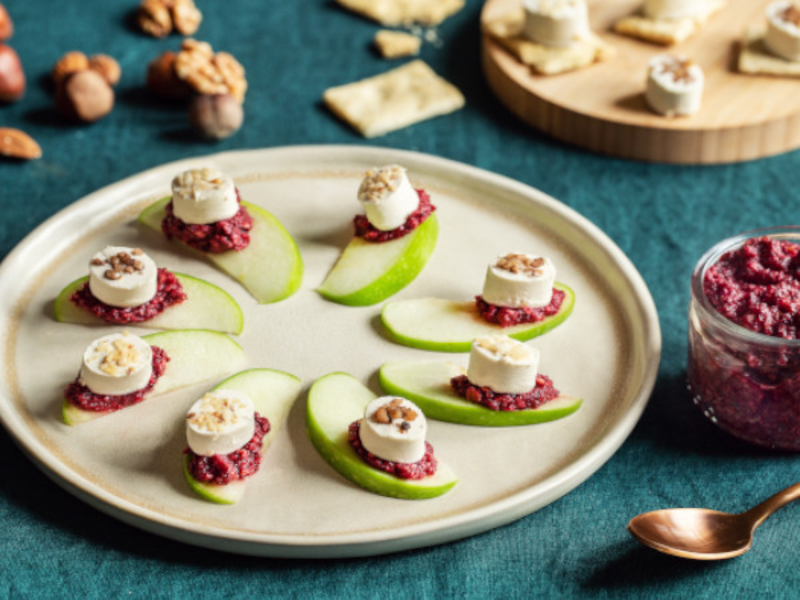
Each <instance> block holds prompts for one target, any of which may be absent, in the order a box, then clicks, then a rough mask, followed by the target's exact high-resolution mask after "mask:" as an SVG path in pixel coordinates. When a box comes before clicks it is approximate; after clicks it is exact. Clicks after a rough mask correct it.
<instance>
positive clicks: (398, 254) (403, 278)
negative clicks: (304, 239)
mask: <svg viewBox="0 0 800 600" xmlns="http://www.w3.org/2000/svg"><path fill="white" fill-rule="evenodd" d="M358 199H359V201H360V202H361V204H362V205H363V206H364V210H365V212H366V214H365V215H357V216H356V217H355V220H354V225H355V236H354V237H353V239H352V240H351V241H350V243H349V244H348V245H347V247H346V248H345V249H344V252H343V253H342V255H341V256H340V257H339V260H338V261H337V263H336V265H334V267H333V269H332V270H331V271H330V273H328V276H327V277H326V278H325V281H323V282H322V285H321V286H320V288H319V293H320V294H322V295H323V296H324V297H325V298H328V299H329V300H333V301H334V302H338V303H340V304H347V305H351V306H367V305H371V304H377V303H378V302H381V301H383V300H385V299H386V298H388V297H389V296H392V295H393V294H395V293H397V292H399V291H400V290H401V289H403V288H404V287H406V286H407V285H408V284H409V283H411V282H412V281H413V280H414V278H415V277H416V276H417V275H419V273H420V272H421V271H422V269H423V268H424V267H425V265H426V264H427V262H428V259H429V258H430V256H431V254H432V253H433V249H434V247H435V246H436V239H437V238H438V235H439V225H438V223H437V221H436V215H435V214H433V211H435V210H436V207H435V206H433V205H432V204H431V201H430V197H429V196H428V194H427V193H426V192H425V191H424V190H417V189H414V187H412V185H411V183H410V182H409V180H408V176H407V175H406V170H405V169H404V168H402V167H399V166H397V165H392V166H387V167H382V168H379V169H373V170H371V171H369V172H367V174H366V176H365V177H364V180H363V181H362V183H361V187H360V188H359V190H358Z"/></svg>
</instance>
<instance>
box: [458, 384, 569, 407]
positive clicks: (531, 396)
mask: <svg viewBox="0 0 800 600" xmlns="http://www.w3.org/2000/svg"><path fill="white" fill-rule="evenodd" d="M450 385H451V386H452V388H453V391H454V392H455V393H456V394H458V395H459V396H461V397H462V398H464V399H466V400H469V401H470V402H475V403H477V404H481V405H483V406H485V407H486V408H488V409H491V410H499V411H506V412H510V411H515V410H525V409H528V408H539V407H540V406H541V405H542V404H544V403H545V402H550V400H553V399H554V398H557V397H558V395H559V393H560V392H559V391H558V390H557V389H556V388H554V387H553V382H552V380H551V379H550V378H549V377H548V376H547V375H537V376H536V387H535V388H533V389H532V390H531V391H530V392H525V393H524V394H505V393H502V392H495V391H494V390H493V389H491V388H488V387H481V386H477V385H475V384H473V383H470V380H469V379H467V376H466V375H459V376H458V377H453V378H452V379H451V380H450Z"/></svg>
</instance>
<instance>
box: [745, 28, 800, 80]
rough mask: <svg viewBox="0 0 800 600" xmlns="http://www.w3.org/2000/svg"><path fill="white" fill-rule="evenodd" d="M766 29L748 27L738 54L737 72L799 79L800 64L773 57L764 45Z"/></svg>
mask: <svg viewBox="0 0 800 600" xmlns="http://www.w3.org/2000/svg"><path fill="white" fill-rule="evenodd" d="M765 33H766V28H765V27H764V26H763V25H750V26H749V27H748V28H747V29H746V30H745V32H744V39H743V40H742V48H741V51H740V52H739V72H740V73H750V74H755V75H780V76H784V77H800V62H797V61H791V60H786V59H785V58H781V57H779V56H775V55H774V54H772V53H771V52H770V51H769V50H767V47H766V46H765V45H764V34H765Z"/></svg>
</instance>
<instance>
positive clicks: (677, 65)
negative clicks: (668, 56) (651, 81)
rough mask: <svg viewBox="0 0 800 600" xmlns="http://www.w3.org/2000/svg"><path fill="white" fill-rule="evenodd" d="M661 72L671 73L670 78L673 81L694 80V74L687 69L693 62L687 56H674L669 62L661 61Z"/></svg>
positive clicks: (684, 81)
mask: <svg viewBox="0 0 800 600" xmlns="http://www.w3.org/2000/svg"><path fill="white" fill-rule="evenodd" d="M660 66H661V72H662V73H664V74H666V75H672V80H673V81H674V82H675V83H691V82H692V81H694V75H692V74H691V72H690V71H689V70H690V69H691V68H692V67H693V66H694V63H693V62H692V61H691V60H689V59H687V58H674V57H672V60H670V61H669V62H662V63H661V65H660Z"/></svg>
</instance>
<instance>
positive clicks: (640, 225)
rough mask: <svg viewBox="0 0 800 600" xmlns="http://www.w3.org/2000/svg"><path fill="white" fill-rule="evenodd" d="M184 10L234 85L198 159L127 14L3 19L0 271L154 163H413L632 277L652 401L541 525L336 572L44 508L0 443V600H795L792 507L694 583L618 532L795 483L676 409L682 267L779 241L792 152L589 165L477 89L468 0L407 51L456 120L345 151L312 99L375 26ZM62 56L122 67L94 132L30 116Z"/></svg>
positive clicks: (70, 11) (241, 9)
mask: <svg viewBox="0 0 800 600" xmlns="http://www.w3.org/2000/svg"><path fill="white" fill-rule="evenodd" d="M197 3H198V6H199V7H200V8H201V9H202V10H203V12H204V15H205V19H204V21H203V24H202V26H201V29H200V31H199V33H198V35H197V37H198V38H199V39H203V40H207V41H209V42H211V43H212V44H213V45H214V47H215V48H216V49H218V50H227V51H230V52H231V53H233V54H234V55H235V56H236V57H237V58H239V60H240V61H241V62H242V63H243V64H244V65H245V67H246V68H247V74H248V79H249V82H250V89H249V91H248V94H247V101H246V104H245V110H246V122H245V126H244V128H243V129H242V130H241V131H239V132H238V133H237V134H236V135H235V136H233V137H232V138H230V139H228V140H226V141H223V142H220V143H205V142H199V141H197V140H195V139H194V138H193V137H192V136H191V135H190V134H189V133H188V131H187V126H186V122H185V115H184V112H183V110H182V109H176V108H174V107H171V106H169V105H167V104H164V103H162V102H159V101H157V100H154V99H152V98H151V96H150V95H149V94H148V93H147V92H146V91H145V90H144V89H143V82H144V78H145V72H146V67H147V64H148V62H149V61H150V60H151V59H152V58H153V57H154V56H156V55H157V54H159V53H160V52H162V51H163V50H166V49H175V48H177V46H178V45H179V43H180V40H179V38H177V37H170V38H167V39H164V40H155V39H152V38H148V37H145V36H143V35H141V34H139V33H137V32H136V30H135V28H133V27H132V25H131V21H130V12H131V10H132V8H133V7H134V6H135V5H136V4H137V2H136V1H135V0H130V1H128V2H122V1H109V0H81V1H75V0H73V1H65V2H57V3H55V2H48V1H47V0H10V1H8V0H6V2H5V5H6V6H7V8H8V9H9V11H10V13H11V15H12V17H13V19H14V22H15V24H16V27H17V31H16V35H15V36H14V38H13V39H12V40H11V44H12V45H13V46H14V47H15V48H16V50H17V51H18V53H19V55H20V57H21V59H22V61H23V63H24V65H25V70H26V73H27V76H28V92H27V94H26V96H25V98H24V100H23V101H22V102H19V103H17V104H15V105H11V106H6V107H0V126H12V127H19V128H22V129H25V130H27V131H28V132H29V133H31V134H32V135H33V136H34V137H35V138H37V139H38V140H39V141H40V142H41V145H42V147H43V149H44V157H43V158H42V159H41V160H38V161H33V162H30V163H24V164H21V163H10V162H1V163H0V205H1V206H2V209H3V218H2V220H0V257H1V256H5V255H6V254H7V253H8V252H9V251H10V250H11V249H12V248H13V247H14V246H15V245H16V244H17V243H18V242H19V241H20V240H22V239H23V238H24V237H25V235H26V234H28V233H29V232H30V231H31V230H33V229H34V228H35V227H36V226H37V225H38V224H39V223H41V222H42V221H43V220H45V219H46V218H48V217H50V216H51V215H53V214H54V213H56V212H57V211H58V210H60V209H61V208H63V207H65V206H67V205H69V204H70V203H72V202H74V201H75V200H78V199H79V198H81V197H83V196H84V195H86V194H88V193H90V192H92V191H94V190H96V189H98V188H101V187H103V186H105V185H107V184H110V183H113V182H115V181H117V180H119V179H121V178H124V177H128V176H130V175H134V174H136V173H137V172H139V171H142V170H144V169H147V168H149V167H152V166H155V165H159V164H161V163H164V162H169V161H173V160H177V159H181V158H186V157H191V156H200V155H203V154H208V153H212V152H218V151H224V150H230V149H240V148H260V147H275V146H283V145H289V144H321V143H337V144H369V145H376V146H388V147H393V148H401V149H409V150H418V151H421V152H426V153H430V154H434V155H437V156H443V157H447V158H451V159H454V160H458V161H462V162H464V163H467V164H470V165H474V166H477V167H481V168H484V169H488V170H490V171H494V172H496V173H500V174H503V175H507V176H509V177H512V178H514V179H517V180H519V181H522V182H524V183H527V184H529V185H532V186H534V187H536V188H539V189H541V190H543V191H544V192H546V193H548V194H551V195H553V196H554V197H556V198H558V199H559V200H561V201H562V202H564V203H565V204H567V205H569V206H571V207H572V208H574V209H576V210H577V211H578V212H580V213H581V214H583V215H584V216H586V217H587V218H588V219H590V220H591V221H592V222H594V223H595V224H596V225H598V226H599V227H600V228H601V229H603V230H604V231H605V232H607V233H608V235H609V236H610V237H611V238H612V239H613V240H614V241H615V242H616V243H617V244H618V245H619V246H620V247H621V248H622V250H623V251H624V252H625V253H626V254H627V255H628V256H629V257H630V258H631V260H632V261H633V262H634V264H635V265H636V266H637V268H638V269H639V270H640V271H641V273H642V275H643V276H644V278H645V280H646V282H647V284H648V285H649V287H650V290H651V292H652V294H653V296H654V298H655V302H656V304H657V306H658V311H659V315H660V320H661V327H662V329H663V335H664V345H663V360H662V364H661V368H660V373H659V378H658V382H657V385H656V389H655V392H654V394H653V397H652V399H651V401H650V404H649V406H648V408H647V410H646V412H645V414H644V416H643V418H642V420H641V422H640V423H639V425H638V426H637V427H636V429H635V431H634V432H633V434H632V435H631V437H630V438H629V439H628V441H627V442H626V443H625V445H624V446H623V447H622V448H621V449H620V450H619V452H618V453H617V454H616V455H615V456H614V457H613V458H612V459H611V460H610V461H609V462H608V463H607V464H606V465H605V466H603V467H602V468H601V469H600V470H599V471H598V472H597V473H596V474H595V475H594V476H593V477H591V478H590V479H589V480H588V481H587V482H586V483H584V484H583V485H581V486H580V487H578V488H577V489H576V490H574V491H573V492H571V493H570V494H568V495H567V496H565V497H564V498H562V499H560V500H558V501H557V502H555V503H553V504H552V505H550V506H548V507H546V508H544V509H542V510H540V511H538V512H536V513H534V514H532V515H530V516H528V517H525V518H523V519H521V520H519V521H517V522H515V523H513V524H511V525H508V526H506V527H502V528H500V529H497V530H494V531H491V532H489V533H486V534H483V535H479V536H476V537H473V538H470V539H466V540H463V541H458V542H454V543H450V544H446V545H443V546H440V547H434V548H426V549H421V550H415V551H409V552H404V553H400V554H395V555H390V556H386V557H373V558H365V559H352V560H327V561H305V560H271V559H255V558H247V557H239V556H235V555H229V554H224V553H221V552H216V551H212V550H206V549H201V548H195V547H190V546H186V545H183V544H180V543H177V542H173V541H170V540H166V539H163V538H160V537H157V536H154V535H151V534H149V533H146V532H143V531H140V530H139V529H136V528H133V527H131V526H129V525H126V524H124V523H122V522H120V521H118V520H115V519H112V518H110V517H108V516H106V515H105V514H103V513H101V512H98V511H96V510H94V509H92V508H90V507H89V506H88V505H86V504H84V503H83V502H81V501H80V500H78V499H77V498H75V497H73V496H72V495H70V494H67V493H66V492H64V491H62V489H61V488H60V487H58V486H57V485H56V484H54V483H52V482H51V481H50V480H49V479H48V478H47V477H46V476H45V475H44V474H43V473H42V472H40V471H39V470H38V469H37V468H36V467H35V466H34V464H33V463H32V462H31V461H30V460H29V459H28V458H27V457H26V456H25V455H24V454H23V453H22V452H21V451H20V450H19V449H18V448H17V447H16V445H15V444H14V443H13V441H12V439H11V438H10V436H9V435H8V434H7V433H6V432H5V431H4V430H0V520H1V522H2V534H0V598H1V597H15V598H16V597H37V598H42V597H74V596H82V597H86V598H96V597H119V596H132V597H190V596H192V597H216V596H226V597H228V596H230V597H253V596H288V597H298V598H300V597H302V598H327V597H337V596H355V597H381V596H383V597H394V596H397V597H470V598H473V597H474V598H484V597H493V598H513V597H528V596H541V597H561V596H579V595H580V596H601V597H607V596H625V595H634V596H648V597H649V596H652V597H655V596H662V595H666V596H673V597H674V596H682V597H722V596H728V597H742V598H746V597H753V596H756V595H759V596H761V597H788V596H791V595H795V594H797V590H798V589H800V571H798V569H797V557H798V552H799V551H800V550H799V547H798V540H800V505H794V506H790V507H787V508H785V509H784V510H783V511H781V512H780V513H778V514H777V515H776V516H774V517H773V518H772V519H771V520H770V521H768V522H767V523H766V524H765V525H763V526H762V528H761V530H760V531H759V532H758V534H757V537H756V541H755V547H754V549H753V550H752V551H751V552H750V553H748V554H747V555H745V556H743V557H741V558H738V559H735V560H731V561H727V562H721V563H714V564H711V563H698V562H691V561H684V560H680V559H675V558H670V557H667V556H662V555H660V554H658V553H656V552H653V551H651V550H648V549H645V548H642V547H640V546H638V544H637V543H636V542H634V541H633V539H632V538H631V537H630V536H629V535H628V533H627V532H626V531H625V525H626V523H627V522H628V520H629V519H630V518H631V517H633V516H634V515H636V514H638V513H640V512H643V511H647V510H651V509H655V508H662V507H670V506H708V507H714V508H717V509H720V510H725V511H730V512H737V511H741V510H744V509H746V508H747V507H749V506H751V505H753V504H756V503H757V502H758V501H760V500H761V499H763V498H765V497H766V496H768V495H770V494H772V493H774V492H776V491H777V490H779V489H781V488H783V487H785V486H787V485H789V484H791V483H794V482H795V481H798V480H800V477H799V476H800V468H799V467H800V457H798V456H797V455H794V454H783V453H779V454H775V453H770V452H766V451H762V450H758V449H754V448H752V447H749V446H747V445H745V444H743V443H740V442H738V441H736V440H734V439H732V438H730V437H728V436H727V435H725V434H724V433H722V432H720V431H718V430H717V429H715V428H714V427H713V426H712V425H711V424H709V423H707V422H706V421H705V419H704V418H703V417H702V416H701V415H700V414H699V412H698V411H697V410H696V409H695V407H694V406H693V405H692V403H691V401H690V398H689V395H688V393H687V392H686V390H685V362H686V361H685V355H686V340H685V338H686V307H687V303H688V294H689V290H688V284H689V276H690V273H691V270H692V267H693V265H694V263H695V262H696V260H697V259H698V258H699V256H700V255H701V254H702V253H703V251H704V250H705V249H707V248H708V247H709V246H711V245H712V244H713V243H714V242H716V241H718V240H720V239H722V238H724V237H727V236H729V235H731V234H734V233H737V232H740V231H744V230H748V229H752V228H755V227H762V226H769V225H779V224H790V223H797V215H798V209H800V195H799V194H798V190H800V153H798V152H792V153H788V154H785V155H782V156H778V157H774V158H768V159H763V160H759V161H754V162H750V163H746V164H736V165H724V166H709V167H678V166H667V165H655V164H644V163H637V162H630V161H624V160H619V159H615V158H608V157H603V156H597V155H593V154H589V153H586V152H584V151H582V150H579V149H576V148H572V147H567V146H564V145H562V144H560V143H558V142H555V141H553V140H551V139H548V138H546V137H544V136H542V135H540V134H539V133H537V132H535V131H532V130H530V129H528V128H527V127H526V126H524V125H523V124H521V123H520V122H519V121H517V120H516V119H515V118H514V117H513V116H512V115H510V114H509V113H508V112H507V111H506V110H505V109H504V108H503V106H502V105H501V104H500V103H499V102H498V101H497V100H496V99H495V98H494V97H493V96H492V94H491V93H490V91H489V90H488V88H487V85H486V83H485V81H484V79H483V77H482V74H481V68H480V45H479V26H478V16H479V12H480V8H481V2H479V1H477V0H469V1H468V2H467V6H466V7H465V9H464V10H462V11H461V12H460V13H458V14H457V15H456V16H454V17H452V18H451V19H449V20H447V21H446V22H445V23H444V24H443V25H442V26H441V27H440V34H441V38H442V40H443V45H442V46H441V47H435V46H434V45H431V44H426V45H425V46H424V48H423V50H422V58H424V59H425V60H426V61H428V62H429V64H430V65H431V66H432V67H433V68H434V69H435V70H436V71H437V72H439V73H440V74H442V75H444V76H445V77H447V78H448V79H450V80H451V81H453V82H454V83H455V84H456V85H457V86H458V87H459V88H460V89H461V90H462V91H463V92H464V94H465V96H466V98H467V106H466V108H464V109H463V110H461V111H459V112H457V113H455V114H453V115H450V116H447V117H443V118H438V119H435V120H431V121H428V122H425V123H422V124H418V125H416V126H413V127H409V128H407V129H403V130H401V131H398V132H395V133H392V134H389V135H386V136H384V137H381V138H378V139H375V140H363V139H362V138H360V137H359V136H358V135H357V134H355V133H354V132H353V131H351V130H350V129H349V128H348V127H347V126H346V125H344V124H342V123H340V122H339V121H337V120H336V119H335V118H333V117H332V115H331V114H329V113H328V112H327V110H326V109H325V108H324V106H323V105H322V103H321V95H322V92H323V90H325V89H326V88H327V87H329V86H332V85H337V84H341V83H346V82H349V81H353V80H356V79H360V78H362V77H365V76H369V75H373V74H376V73H379V72H382V71H384V70H385V69H387V68H388V67H389V66H391V63H387V62H385V61H383V60H382V59H380V58H378V57H377V56H376V55H375V53H374V52H373V51H372V50H371V48H370V42H371V39H372V36H373V35H374V33H375V31H376V30H377V29H378V26H377V25H376V24H374V23H372V22H370V21H367V20H364V19H362V18H359V17H357V16H355V15H352V14H350V13H347V12H345V11H344V10H342V9H340V8H338V7H337V6H336V5H335V4H334V3H333V2H332V1H331V0H289V1H278V0H232V1H230V2H215V1H213V0H197ZM73 49H81V50H84V51H86V52H87V53H97V52H105V53H108V54H111V55H113V56H115V57H116V58H117V59H118V60H119V61H120V63H121V65H122V70H123V77H122V81H121V83H120V85H119V87H118V89H117V106H116V108H115V110H114V112H113V113H112V114H111V115H110V116H109V117H107V118H106V119H104V120H103V121H101V122H99V123H96V124H94V125H91V126H85V127H74V126H67V125H64V124H63V123H62V122H61V120H60V119H59V118H58V117H57V116H56V115H55V113H54V111H53V108H52V107H53V101H52V96H51V91H50V88H49V84H48V73H49V70H50V68H51V67H52V65H53V63H54V62H55V60H56V59H57V58H58V57H59V56H60V55H61V54H62V53H64V52H66V51H68V50H73ZM398 64H399V63H398ZM587 93H591V91H590V90H589V91H587Z"/></svg>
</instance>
